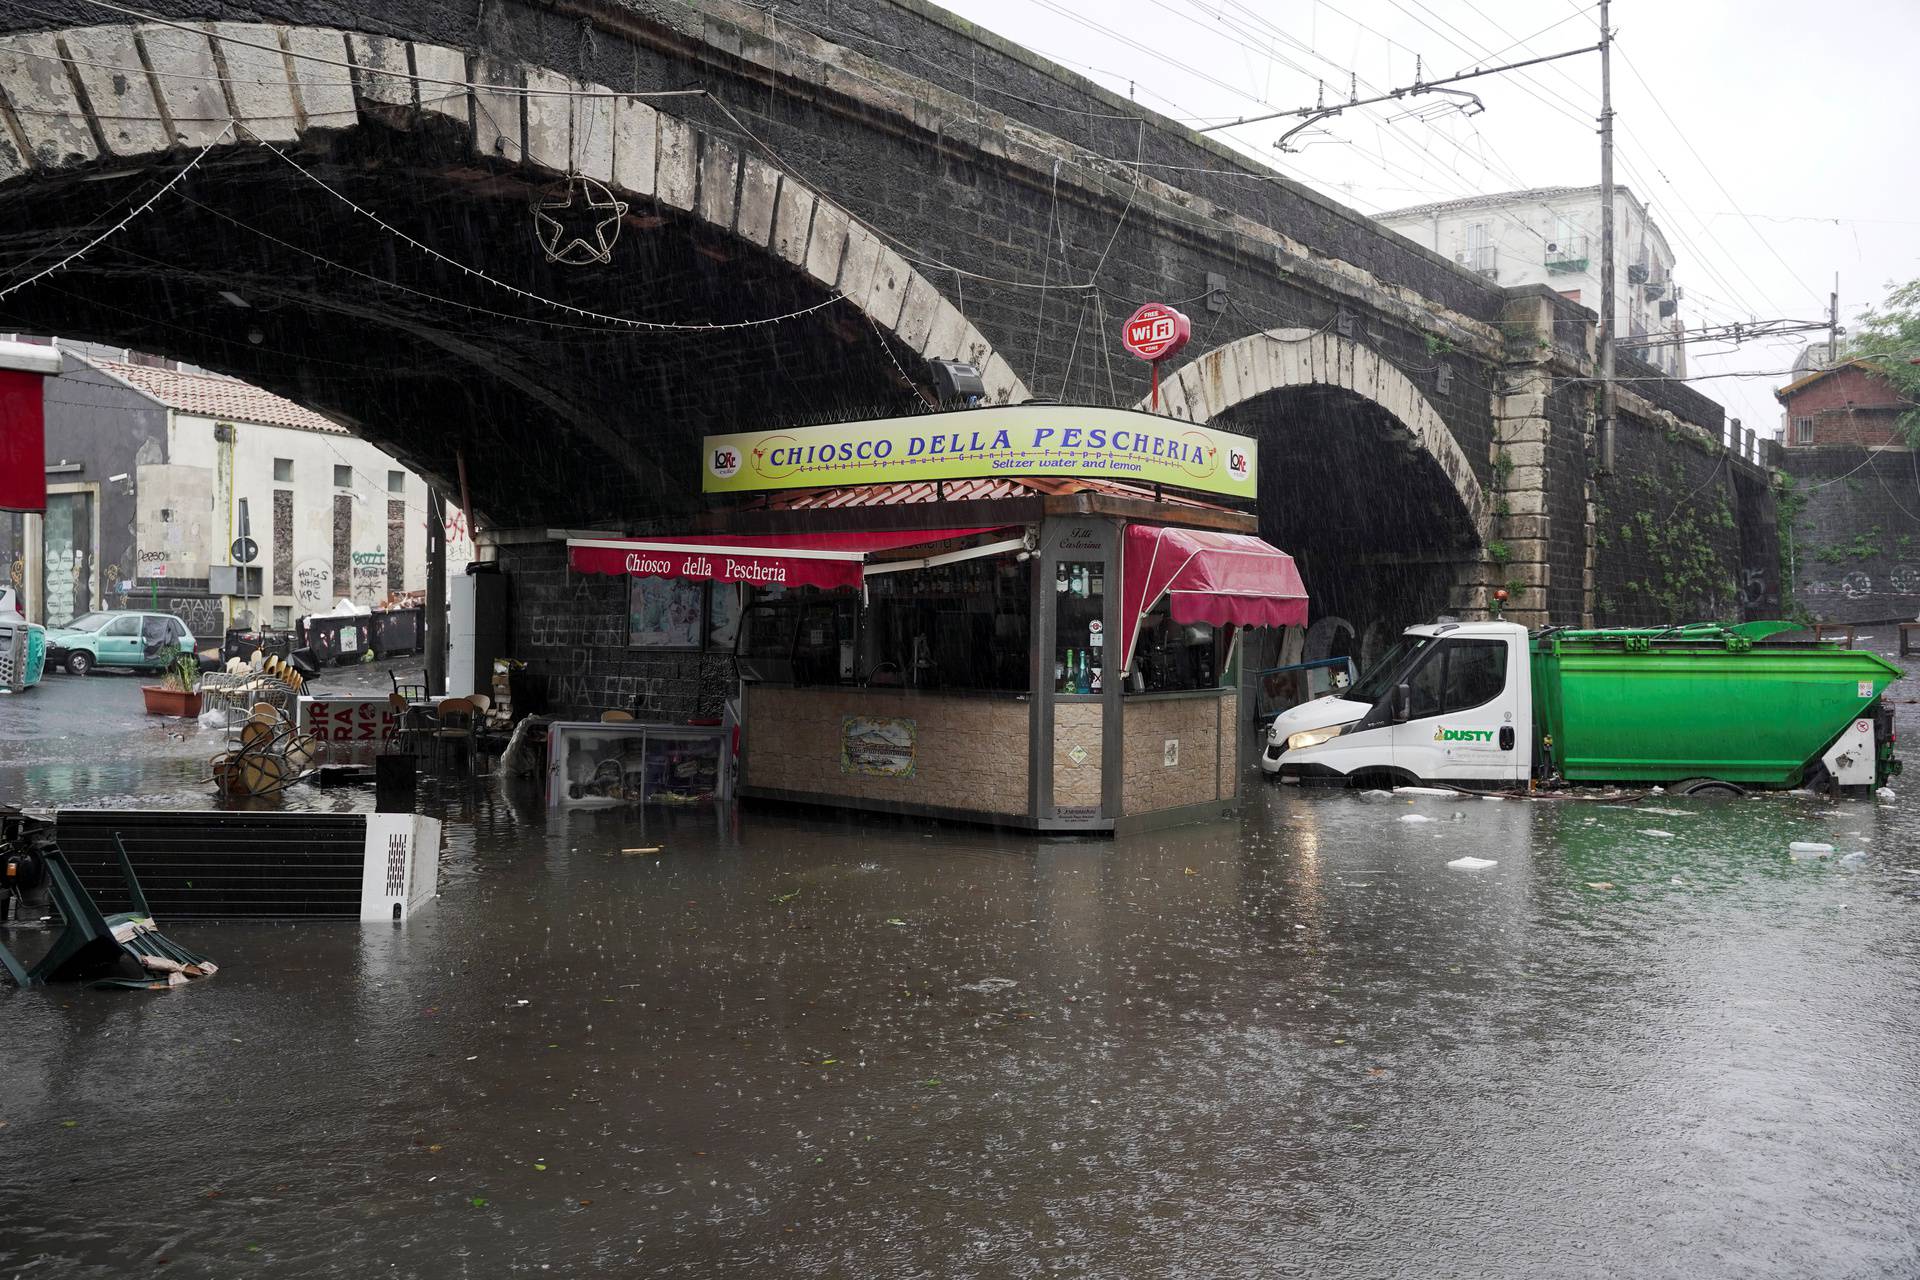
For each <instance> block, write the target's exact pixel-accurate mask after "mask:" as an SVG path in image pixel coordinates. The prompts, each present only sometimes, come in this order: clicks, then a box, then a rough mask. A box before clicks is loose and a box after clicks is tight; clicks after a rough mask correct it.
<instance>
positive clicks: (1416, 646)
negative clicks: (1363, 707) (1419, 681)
mask: <svg viewBox="0 0 1920 1280" xmlns="http://www.w3.org/2000/svg"><path fill="white" fill-rule="evenodd" d="M1433 642H1434V641H1433V637H1432V636H1401V637H1400V643H1398V644H1396V645H1394V646H1393V648H1391V649H1389V650H1387V651H1386V653H1385V654H1384V655H1383V656H1382V657H1381V659H1380V661H1378V662H1376V663H1374V664H1373V666H1372V667H1370V668H1369V669H1368V670H1367V673H1366V674H1365V675H1363V676H1361V677H1360V679H1359V680H1358V681H1356V682H1355V683H1354V686H1353V688H1351V689H1349V690H1347V691H1346V692H1345V693H1344V694H1342V695H1340V696H1341V697H1343V698H1345V699H1346V700H1347V701H1348V702H1364V703H1367V704H1368V705H1369V706H1371V705H1372V704H1373V703H1376V702H1378V701H1380V699H1381V698H1383V697H1385V696H1386V693H1387V690H1389V689H1391V688H1393V686H1394V685H1395V684H1396V683H1397V682H1398V681H1397V679H1396V677H1398V676H1399V674H1400V673H1401V672H1402V671H1404V670H1406V667H1407V664H1408V663H1409V662H1411V661H1412V660H1413V659H1414V658H1415V657H1417V656H1418V655H1419V654H1421V653H1422V652H1424V651H1425V650H1426V647H1427V646H1428V645H1430V644H1432V643H1433Z"/></svg>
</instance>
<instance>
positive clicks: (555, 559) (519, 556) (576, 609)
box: [495, 542, 734, 720]
mask: <svg viewBox="0 0 1920 1280" xmlns="http://www.w3.org/2000/svg"><path fill="white" fill-rule="evenodd" d="M495 558H496V559H497V560H498V561H499V563H500V568H501V571H502V572H503V573H506V574H508V575H510V576H511V577H512V579H513V600H514V604H513V613H512V616H511V618H510V619H509V623H508V634H509V636H510V643H509V646H508V652H509V653H510V654H511V655H512V656H513V657H515V658H518V659H520V660H521V661H524V662H525V663H526V664H527V670H528V674H529V675H530V676H531V677H532V684H533V687H534V689H535V691H536V694H535V696H536V697H537V698H539V699H540V700H541V701H542V702H543V703H544V705H540V706H533V707H529V708H528V709H529V710H537V711H543V712H545V713H546V714H548V715H552V716H554V717H556V718H561V719H572V720H596V719H598V718H599V717H600V713H601V712H603V711H614V710H618V711H632V712H633V713H634V714H635V715H637V716H640V717H641V718H643V719H648V718H658V719H662V720H688V719H693V718H713V717H717V716H719V715H720V712H721V710H722V708H723V706H724V704H725V702H726V699H727V698H728V697H729V696H730V695H731V694H732V692H733V687H734V686H733V657H732V655H731V654H710V653H697V652H682V651H670V652H661V651H653V650H646V649H633V648H629V647H628V645H627V625H628V622H627V619H628V616H629V613H628V600H629V585H628V580H627V579H625V578H615V577H600V576H593V575H584V574H575V573H571V572H569V571H568V569H567V557H566V547H565V546H564V545H563V544H561V543H557V542H537V543H525V544H511V545H506V546H501V547H498V548H496V549H495Z"/></svg>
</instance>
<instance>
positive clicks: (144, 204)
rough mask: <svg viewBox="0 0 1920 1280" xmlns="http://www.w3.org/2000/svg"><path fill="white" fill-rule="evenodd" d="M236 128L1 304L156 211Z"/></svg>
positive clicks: (9, 291)
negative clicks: (127, 211)
mask: <svg viewBox="0 0 1920 1280" xmlns="http://www.w3.org/2000/svg"><path fill="white" fill-rule="evenodd" d="M233 125H234V122H233V121H231V120H229V121H227V127H226V128H224V129H222V130H221V131H220V136H219V137H217V138H215V139H214V140H213V141H212V142H209V143H208V144H207V145H206V146H204V147H202V148H200V154H199V155H197V156H195V157H194V158H193V159H191V160H189V161H187V164H186V167H184V168H183V169H181V170H180V172H178V173H176V174H174V175H173V177H171V178H169V179H168V180H167V184H166V185H165V186H163V187H161V188H160V189H159V190H158V191H156V192H154V193H153V194H152V195H150V196H148V197H147V198H146V199H145V200H143V201H141V202H140V203H139V204H138V205H136V206H135V207H134V208H133V210H132V211H131V212H130V213H128V214H127V216H126V217H124V218H122V219H120V221H118V222H116V223H114V224H113V225H112V226H111V227H108V228H107V229H106V230H105V231H102V232H101V233H100V234H99V235H97V236H95V237H94V238H93V239H91V240H89V241H87V242H86V243H85V244H84V245H81V246H80V247H79V248H78V249H75V250H74V251H73V252H72V253H70V254H68V255H67V256H66V257H64V258H62V259H60V261H58V262H56V263H54V264H53V265H52V266H50V267H46V268H44V269H42V270H39V271H36V272H34V273H33V274H32V275H30V276H28V277H27V278H26V279H25V280H20V281H17V282H15V283H13V284H10V285H8V286H7V287H6V288H4V289H0V301H4V300H5V299H6V298H8V297H9V296H11V295H13V294H15V293H18V292H19V291H20V290H22V289H24V288H26V287H27V286H28V285H30V284H34V283H36V282H37V281H41V280H45V279H46V278H47V277H48V276H50V275H52V274H54V273H55V272H57V271H64V270H66V269H67V268H68V267H70V266H72V265H73V264H74V263H76V262H78V261H79V260H80V259H81V258H84V257H86V256H87V254H88V253H90V252H92V251H93V250H94V249H96V248H98V247H99V246H100V245H101V244H103V243H105V242H106V241H107V240H109V239H111V238H112V237H114V236H116V235H118V234H119V233H120V231H121V229H122V228H124V227H125V226H126V225H127V224H128V223H129V222H132V221H133V220H134V219H135V218H137V217H139V216H140V215H141V214H143V213H145V212H146V211H147V210H149V209H151V208H153V206H154V203H155V202H156V201H157V200H159V199H160V197H161V196H163V195H165V194H167V192H169V191H171V190H173V189H174V187H175V186H176V185H178V184H179V182H180V179H182V178H184V177H186V176H187V175H188V174H190V173H192V172H193V171H194V170H195V169H196V168H198V167H199V165H200V162H201V161H202V160H205V159H206V158H207V153H208V152H209V151H211V150H213V149H214V148H215V147H217V146H219V145H220V144H221V143H222V142H225V141H226V140H227V137H228V135H230V134H231V133H232V132H233Z"/></svg>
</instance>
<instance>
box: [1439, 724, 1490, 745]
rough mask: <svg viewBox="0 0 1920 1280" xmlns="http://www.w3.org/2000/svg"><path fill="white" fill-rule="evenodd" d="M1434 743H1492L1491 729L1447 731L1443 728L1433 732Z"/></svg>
mask: <svg viewBox="0 0 1920 1280" xmlns="http://www.w3.org/2000/svg"><path fill="white" fill-rule="evenodd" d="M1433 740H1434V741H1435V742H1492V741H1493V730H1491V729H1448V728H1445V727H1442V728H1438V729H1435V730H1434V731H1433Z"/></svg>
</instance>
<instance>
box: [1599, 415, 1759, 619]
mask: <svg viewBox="0 0 1920 1280" xmlns="http://www.w3.org/2000/svg"><path fill="white" fill-rule="evenodd" d="M1614 456H1615V469H1614V471H1613V473H1612V474H1611V475H1601V476H1598V477H1597V478H1596V481H1595V486H1594V489H1595V493H1594V508H1595V510H1594V527H1593V538H1594V548H1595V556H1594V602H1593V611H1594V621H1595V623H1597V624H1599V625H1601V626H1660V625H1666V624H1671V623H1680V622H1698V621H1710V620H1739V619H1741V618H1742V617H1744V616H1745V614H1746V609H1745V606H1744V604H1743V599H1742V584H1743V581H1744V580H1745V568H1746V566H1744V564H1743V558H1744V556H1743V553H1744V552H1745V547H1744V545H1743V543H1744V541H1745V539H1743V537H1742V529H1741V521H1740V515H1741V512H1740V510H1739V507H1740V502H1741V495H1740V494H1739V492H1738V491H1737V488H1736V484H1735V479H1734V475H1735V471H1736V469H1738V468H1740V467H1742V466H1743V465H1744V464H1742V463H1740V462H1739V461H1738V460H1737V459H1735V457H1734V456H1733V455H1732V454H1731V453H1729V452H1728V451H1727V450H1726V449H1724V448H1722V447H1721V446H1720V445H1719V444H1718V442H1716V441H1714V440H1712V439H1710V438H1709V437H1708V436H1706V434H1705V433H1704V432H1698V431H1694V430H1691V429H1689V428H1686V427H1672V426H1666V427H1662V426H1655V425H1649V424H1646V423H1643V422H1640V421H1637V420H1635V419H1632V418H1627V417H1622V418H1621V419H1620V420H1619V426H1618V428H1617V433H1616V437H1615V455H1614ZM1748 514H1750V515H1752V516H1755V517H1757V516H1759V515H1760V514H1761V512H1759V511H1757V510H1756V511H1752V512H1749V513H1748Z"/></svg>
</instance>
